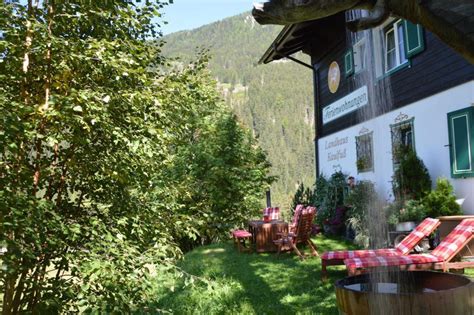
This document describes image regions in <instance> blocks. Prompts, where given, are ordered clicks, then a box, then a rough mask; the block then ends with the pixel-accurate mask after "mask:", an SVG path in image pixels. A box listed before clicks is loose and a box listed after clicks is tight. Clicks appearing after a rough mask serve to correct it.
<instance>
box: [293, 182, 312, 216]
mask: <svg viewBox="0 0 474 315" xmlns="http://www.w3.org/2000/svg"><path fill="white" fill-rule="evenodd" d="M313 199H314V196H313V191H312V190H311V189H310V188H309V187H306V188H305V187H304V184H303V183H301V184H300V185H299V186H298V189H297V190H296V192H295V195H294V196H293V200H292V201H291V211H292V212H293V211H294V209H295V208H296V206H297V205H304V206H309V205H311V204H312V202H313Z"/></svg>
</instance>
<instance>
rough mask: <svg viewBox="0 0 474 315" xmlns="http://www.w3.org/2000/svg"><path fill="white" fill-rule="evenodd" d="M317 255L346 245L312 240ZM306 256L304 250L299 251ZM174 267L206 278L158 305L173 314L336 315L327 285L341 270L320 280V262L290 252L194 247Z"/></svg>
mask: <svg viewBox="0 0 474 315" xmlns="http://www.w3.org/2000/svg"><path fill="white" fill-rule="evenodd" d="M314 240H315V242H316V244H317V246H318V251H319V252H320V253H322V252H324V251H325V250H328V249H345V248H350V247H351V245H350V244H349V243H346V242H344V241H341V240H338V239H328V238H325V237H322V236H318V237H316V238H315V239H314ZM304 251H305V253H307V254H308V255H309V253H310V251H309V249H308V248H304ZM180 267H181V268H182V269H183V270H185V271H186V272H189V273H191V274H193V275H196V276H199V277H203V278H207V279H211V280H212V281H211V282H210V283H209V284H205V283H202V282H199V281H197V282H195V283H194V284H193V285H188V286H186V287H182V286H181V287H180V286H179V285H177V287H180V288H179V289H176V290H175V291H174V292H170V293H169V294H168V295H167V296H166V297H165V298H164V299H163V300H161V301H160V302H161V303H160V304H161V306H165V308H167V309H171V310H173V312H174V313H210V314H216V313H243V314H252V313H257V314H294V313H312V314H338V312H337V309H336V306H335V304H336V303H335V291H334V288H333V283H334V281H335V280H336V279H340V278H342V277H344V276H345V274H346V273H345V271H344V268H343V267H339V268H338V267H336V268H334V267H333V268H331V269H330V272H329V281H327V282H323V281H321V260H320V259H319V258H317V257H312V256H308V258H307V259H305V260H304V261H301V260H300V259H299V258H298V257H297V256H296V255H294V254H288V253H285V254H282V255H281V256H280V258H278V257H277V256H276V255H275V254H271V253H269V254H246V253H242V254H241V253H239V252H237V250H236V249H234V247H233V245H232V244H231V243H230V242H229V243H226V244H216V245H211V246H204V247H200V248H198V249H196V250H194V251H192V252H191V253H188V254H187V255H186V256H185V259H184V260H183V262H182V263H181V264H180Z"/></svg>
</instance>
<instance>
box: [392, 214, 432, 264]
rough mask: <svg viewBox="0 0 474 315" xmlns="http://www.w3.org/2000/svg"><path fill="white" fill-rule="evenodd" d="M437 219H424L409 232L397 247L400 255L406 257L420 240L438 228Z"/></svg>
mask: <svg viewBox="0 0 474 315" xmlns="http://www.w3.org/2000/svg"><path fill="white" fill-rule="evenodd" d="M439 224H440V222H439V220H438V219H432V218H426V219H424V220H423V221H422V222H421V223H420V224H418V226H417V227H416V228H415V229H414V230H413V231H411V232H410V234H408V235H407V236H406V237H405V238H404V239H403V240H402V241H401V242H400V243H398V245H397V246H395V249H397V250H398V251H399V252H400V254H401V255H406V254H408V253H409V252H411V251H412V250H413V248H414V247H415V246H416V245H417V244H418V243H419V242H421V240H422V239H423V238H425V237H427V236H429V235H430V234H431V233H433V232H434V230H435V229H436V228H437V227H438V226H439Z"/></svg>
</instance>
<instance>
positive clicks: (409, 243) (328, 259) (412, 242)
mask: <svg viewBox="0 0 474 315" xmlns="http://www.w3.org/2000/svg"><path fill="white" fill-rule="evenodd" d="M440 223H441V222H440V221H439V220H438V219H432V218H426V219H424V220H423V221H422V222H421V223H420V224H419V225H418V226H417V227H416V228H415V229H414V230H413V231H411V232H410V234H408V235H407V236H406V237H405V238H404V239H403V240H402V241H401V242H400V243H398V244H397V245H396V246H395V248H381V249H365V250H339V251H328V252H324V253H323V254H322V256H321V272H322V276H323V278H326V277H327V270H326V267H327V266H335V265H344V260H345V259H348V258H363V257H375V256H401V255H407V254H409V253H410V252H411V251H412V250H413V249H414V248H415V246H416V245H418V243H420V242H421V240H422V239H423V238H425V237H427V236H429V235H430V234H431V233H433V232H434V231H435V230H436V228H437V227H438V226H439V225H440Z"/></svg>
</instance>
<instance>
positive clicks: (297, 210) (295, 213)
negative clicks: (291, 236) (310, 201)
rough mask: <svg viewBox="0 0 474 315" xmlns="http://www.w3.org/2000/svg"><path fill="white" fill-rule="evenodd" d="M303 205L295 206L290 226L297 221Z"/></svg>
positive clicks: (294, 224)
mask: <svg viewBox="0 0 474 315" xmlns="http://www.w3.org/2000/svg"><path fill="white" fill-rule="evenodd" d="M303 209H304V206H303V205H297V206H296V208H295V212H294V213H293V220H292V221H291V226H293V227H294V226H296V224H297V223H298V218H299V216H300V214H301V211H303Z"/></svg>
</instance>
